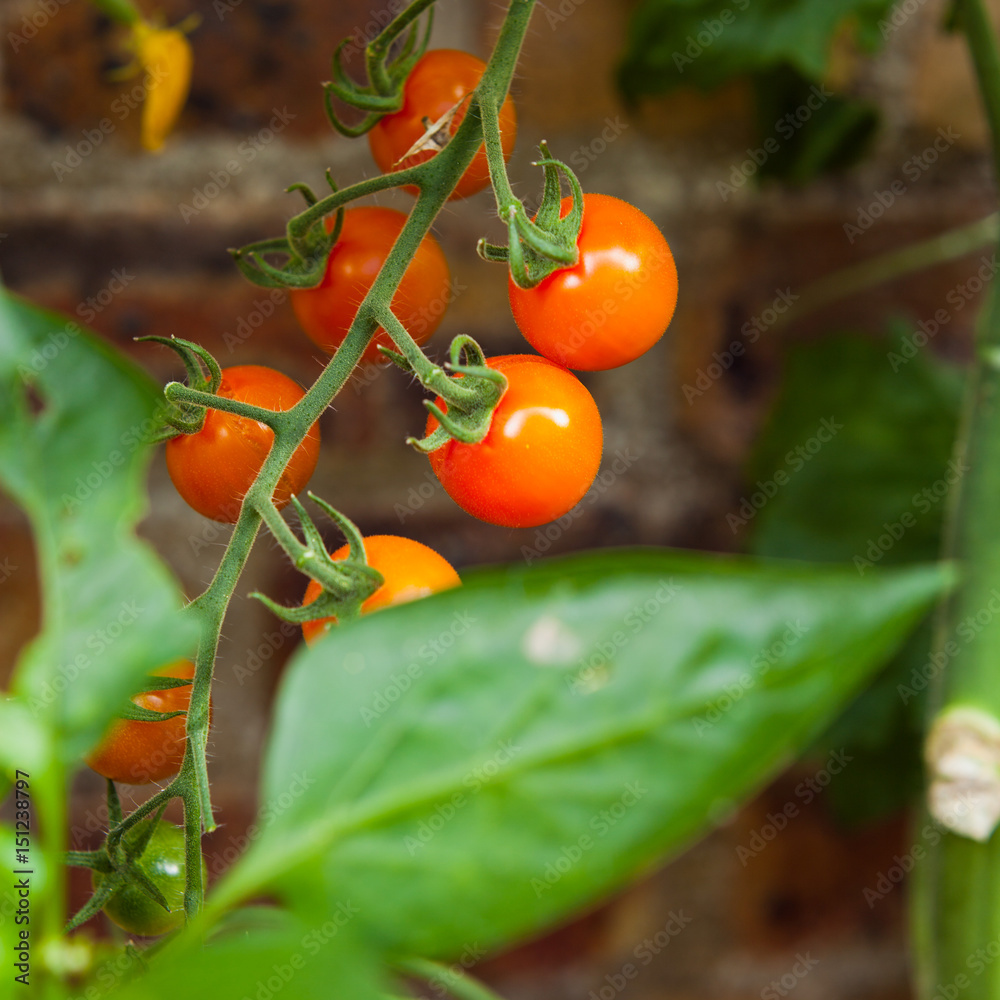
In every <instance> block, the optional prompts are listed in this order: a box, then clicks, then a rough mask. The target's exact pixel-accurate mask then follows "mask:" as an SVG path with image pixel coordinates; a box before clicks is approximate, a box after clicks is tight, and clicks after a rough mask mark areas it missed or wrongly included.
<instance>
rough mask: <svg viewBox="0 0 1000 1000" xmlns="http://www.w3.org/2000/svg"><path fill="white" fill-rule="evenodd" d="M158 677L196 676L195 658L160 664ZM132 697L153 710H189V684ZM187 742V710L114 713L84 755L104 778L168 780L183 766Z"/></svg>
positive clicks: (129, 782)
mask: <svg viewBox="0 0 1000 1000" xmlns="http://www.w3.org/2000/svg"><path fill="white" fill-rule="evenodd" d="M153 676H155V677H177V678H183V679H185V680H190V679H192V678H193V677H194V664H193V663H192V662H191V661H190V660H179V661H178V662H176V663H171V664H169V665H168V666H165V667H161V668H160V669H159V670H156V671H155V672H154V674H153ZM132 701H134V702H135V703H136V705H138V706H139V707H140V708H147V709H149V710H150V711H152V712H187V710H188V706H189V705H190V703H191V686H190V685H186V686H184V687H173V688H163V689H162V690H159V691H144V692H143V693H142V694H138V695H136V696H135V697H134V698H133V699H132ZM186 745H187V715H175V716H174V717H173V718H172V719H162V720H160V721H157V722H140V721H138V720H135V719H116V720H115V721H114V722H113V723H112V724H111V727H110V729H109V730H108V731H107V733H105V735H104V736H103V737H102V739H101V741H100V742H99V743H98V745H97V746H96V747H95V748H94V749H93V750H92V751H91V752H90V753H89V754H87V755H86V756H85V757H84V761H85V762H86V763H87V765H88V766H89V767H90V768H91V769H92V770H94V771H96V772H97V773H98V774H99V775H101V776H102V777H104V778H110V779H111V780H112V781H118V782H122V783H123V784H127V785H148V784H149V783H151V782H161V781H167V780H168V779H170V778H172V777H174V775H175V774H177V772H178V771H179V770H180V769H181V762H182V761H183V759H184V748H185V746H186Z"/></svg>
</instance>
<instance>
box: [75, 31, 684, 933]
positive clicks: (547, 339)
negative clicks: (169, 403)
mask: <svg viewBox="0 0 1000 1000" xmlns="http://www.w3.org/2000/svg"><path fill="white" fill-rule="evenodd" d="M484 69H485V66H484V64H483V63H482V62H481V61H479V60H478V59H475V58H474V57H473V56H470V55H468V54H466V53H463V52H455V51H451V50H436V51H430V52H427V53H426V54H425V55H424V56H422V57H421V59H420V60H419V61H418V62H417V64H416V65H415V67H414V68H413V70H412V72H411V74H410V76H409V77H408V79H407V81H406V83H405V87H404V92H403V106H402V108H401V110H400V111H399V112H397V113H395V114H389V115H386V116H384V117H383V118H382V119H381V120H380V121H379V122H378V123H377V124H376V125H375V127H374V128H373V129H372V130H371V131H370V133H369V139H370V145H371V149H372V153H373V155H374V157H375V159H376V161H377V162H378V164H379V166H380V168H381V169H382V170H383V171H390V170H394V169H400V168H403V167H409V166H411V165H413V164H415V163H418V162H420V161H421V160H423V159H426V158H428V157H430V156H433V155H434V153H433V151H432V150H429V149H425V150H421V151H420V152H417V153H411V150H413V148H414V147H415V146H418V145H419V144H420V140H421V137H422V136H424V134H425V133H426V131H427V128H426V124H425V122H426V121H427V120H429V121H431V122H437V121H440V120H442V119H443V118H446V117H447V116H448V114H449V113H450V112H453V111H454V109H455V108H456V106H458V111H457V113H455V114H453V115H452V117H451V120H450V125H449V128H450V129H451V131H452V132H454V130H455V129H456V128H457V127H458V124H459V123H460V121H461V117H462V114H463V105H462V102H463V101H464V99H465V98H466V97H467V96H468V95H469V94H470V93H471V92H472V90H474V88H475V86H476V84H477V83H478V81H479V78H480V77H481V75H482V73H483V71H484ZM499 121H500V130H501V137H502V146H503V150H504V155H505V157H507V156H509V155H510V152H511V150H512V148H513V145H514V138H515V135H516V128H517V126H516V117H515V112H514V107H513V104H512V102H511V101H510V99H509V98H508V99H507V101H506V102H505V103H504V105H503V107H502V109H501V111H500V114H499ZM488 184H489V170H488V167H487V163H486V157H485V153H484V150H483V149H480V150H479V152H478V154H477V155H476V157H475V158H474V159H473V161H472V163H471V164H470V166H469V167H468V169H467V170H466V171H465V173H464V175H463V176H462V178H461V180H460V182H459V183H458V185H457V187H456V189H455V191H454V193H453V195H452V197H466V196H468V195H471V194H474V193H476V192H478V191H480V190H482V189H483V188H485V187H486V186H487V185H488ZM570 208H571V199H569V198H567V199H564V201H563V203H562V214H563V215H564V216H565V215H566V214H567V212H568V211H569V210H570ZM328 221H331V220H328ZM405 221H406V216H405V215H404V214H403V213H402V212H397V211H394V210H392V209H388V208H379V207H356V208H348V209H346V210H345V211H344V215H343V223H342V228H341V231H340V234H339V237H338V239H337V242H336V243H335V244H334V246H333V248H332V250H331V252H330V255H329V259H328V262H327V267H326V273H325V276H324V278H323V280H322V282H321V283H320V284H319V285H318V286H317V287H315V288H311V289H303V290H292V292H291V301H292V306H293V308H294V311H295V314H296V316H297V318H298V320H299V322H300V324H301V326H302V328H303V330H304V331H305V332H306V334H308V336H309V337H310V338H311V339H312V340H313V341H314V342H315V343H316V344H317V345H318V346H319V347H320V348H322V349H323V350H324V351H326V352H327V353H330V354H333V353H334V352H335V351H336V350H337V348H338V347H339V346H340V345H341V344H342V343H343V341H344V338H345V337H346V335H347V332H348V329H349V328H350V326H351V322H352V321H353V319H354V317H355V315H356V313H357V310H358V307H359V305H360V303H361V300H362V299H363V298H364V296H365V295H366V294H367V292H368V290H369V289H370V288H371V285H372V283H373V282H374V280H375V277H376V275H377V274H378V272H379V270H380V268H381V267H382V264H383V262H384V261H385V259H386V257H387V255H388V253H389V251H390V249H391V247H392V245H393V244H394V242H395V241H396V239H397V237H398V236H399V234H400V232H401V230H402V228H403V225H404V223H405ZM577 246H578V251H579V260H578V262H577V263H576V264H575V265H573V266H570V267H565V268H562V269H560V270H557V271H555V272H554V273H552V274H551V275H549V276H548V277H547V278H545V279H544V280H542V281H541V283H539V284H537V285H536V286H535V287H533V288H521V287H518V285H517V284H515V282H514V280H513V278H511V279H510V280H509V298H510V305H511V311H512V313H513V316H514V319H515V321H516V323H517V325H518V327H519V329H520V330H521V332H522V333H523V334H524V336H525V338H526V339H527V341H528V342H529V343H530V344H531V346H532V347H534V348H535V350H537V351H538V352H539V354H537V355H534V354H517V355H503V356H499V357H492V358H487V359H486V364H487V365H488V366H489V367H490V368H494V369H496V370H497V371H499V372H501V373H502V374H503V375H504V376H505V377H506V380H507V388H506V390H505V392H504V394H503V396H502V397H501V398H500V400H499V402H498V404H497V406H496V409H495V411H494V413H493V417H492V421H491V424H490V426H489V429H488V431H487V433H486V435H485V437H484V438H483V439H482V440H481V441H479V442H477V443H475V444H467V443H463V442H460V441H457V440H454V439H449V440H448V441H447V442H446V443H445V444H444V445H443V446H441V447H440V448H438V449H436V450H435V451H433V452H431V453H430V456H429V457H430V462H431V466H432V468H433V469H434V472H435V474H436V475H437V476H438V478H439V479H440V481H441V483H442V485H443V487H444V489H445V490H446V491H447V492H448V494H449V495H450V496H451V497H452V498H453V499H454V500H455V501H456V502H457V503H458V504H459V505H460V506H461V507H462V508H463V509H465V510H466V511H468V512H469V513H470V514H472V515H474V516H475V517H478V518H480V519H482V520H484V521H487V522H489V523H492V524H496V525H501V526H506V527H530V526H535V525H539V524H544V523H547V522H549V521H552V520H555V519H556V518H558V517H560V516H562V515H563V514H565V513H566V512H568V511H569V510H571V509H572V508H573V507H574V506H575V505H576V504H577V503H578V502H579V501H580V499H581V498H582V497H583V495H584V494H585V493H586V491H587V489H588V488H589V487H590V485H591V483H592V482H593V479H594V477H595V475H596V474H597V472H598V468H599V465H600V460H601V451H602V440H603V432H602V427H601V418H600V414H599V413H598V410H597V406H596V404H595V402H594V400H593V397H592V396H591V395H590V393H589V392H588V390H587V389H586V387H585V386H584V385H583V383H582V382H581V381H580V380H579V379H578V378H577V377H576V376H575V375H574V374H573V373H572V371H571V370H570V369H574V370H577V371H596V370H603V369H608V368H615V367H618V366H620V365H624V364H627V363H628V362H630V361H633V360H635V359H636V358H638V357H639V356H640V355H642V354H643V353H644V352H645V351H647V350H648V349H649V348H650V347H651V346H652V345H653V344H654V343H655V342H656V341H657V340H658V339H659V338H660V337H661V336H662V334H663V332H664V331H665V330H666V327H667V325H668V324H669V322H670V319H671V316H672V314H673V311H674V306H675V304H676V299H677V272H676V268H675V265H674V260H673V256H672V254H671V252H670V248H669V247H668V245H667V243H666V241H665V240H664V238H663V236H662V235H661V234H660V232H659V230H658V229H657V228H656V226H655V225H654V224H653V223H652V221H650V219H649V218H648V217H647V216H645V215H644V214H643V213H642V212H640V211H639V210H638V209H636V208H634V207H633V206H631V205H629V204H628V203H626V202H624V201H621V200H619V199H617V198H613V197H610V196H607V195H601V194H588V195H585V196H584V204H583V222H582V227H581V229H580V233H579V238H578V241H577ZM449 286H450V274H449V269H448V263H447V260H446V259H445V255H444V253H443V252H442V250H441V247H440V246H439V244H438V242H437V241H436V240H435V239H434V237H433V236H432V235H430V234H428V235H427V236H426V237H425V238H424V239H423V241H422V243H421V244H420V246H419V248H418V250H417V252H416V254H415V256H414V257H413V260H412V262H411V263H410V264H409V266H408V269H407V270H406V272H405V274H404V276H403V278H402V280H401V282H400V283H399V286H398V288H397V291H396V293H395V295H394V297H393V300H392V310H393V313H394V314H395V316H396V317H397V318H398V319H399V320H400V322H401V323H402V324H403V326H404V327H405V328H406V329H407V331H408V332H409V333H410V335H411V336H412V337H413V339H414V340H415V341H416V342H417V343H418V344H422V343H423V342H425V341H426V340H427V339H428V338H429V337H430V336H431V334H432V333H433V332H434V329H435V328H436V326H437V325H438V322H439V321H440V318H441V316H442V314H443V312H444V306H445V304H446V303H447V301H448V298H449ZM379 344H382V345H384V346H386V347H391V346H392V341H391V340H390V338H389V336H388V334H387V333H386V332H385V331H384V330H379V331H378V332H377V334H376V336H375V338H374V339H373V341H372V343H371V345H370V346H369V347H368V349H367V350H366V352H365V354H364V357H363V360H362V363H364V364H376V363H379V362H380V361H382V360H383V359H382V356H381V355H380V353H379V352H378V350H377V345H379ZM218 394H219V395H221V396H224V397H228V398H231V399H237V400H242V401H244V402H246V403H251V404H254V405H257V406H261V407H266V408H268V409H273V410H287V409H290V408H291V407H293V406H294V405H295V404H296V403H297V402H298V401H299V400H300V399H301V398H302V396H303V395H304V393H303V390H302V389H301V388H300V387H299V386H298V385H297V384H296V383H295V382H293V381H292V380H291V379H289V378H287V377H286V376H284V375H283V374H281V373H280V372H277V371H274V370H273V369H270V368H265V367H262V366H258V365H242V366H236V367H231V368H226V369H223V372H222V382H221V385H220V386H219V388H218ZM437 405H438V407H439V408H440V409H441V410H442V411H446V410H447V404H446V403H445V401H444V400H442V399H440V398H439V399H438V400H437ZM437 425H438V421H437V420H436V419H435V417H434V416H433V415H431V416H430V417H429V418H428V421H427V433H428V434H430V433H431V432H432V431H433V430H434V429H435V428H436V427H437ZM272 440H273V432H272V430H271V429H270V428H269V427H267V426H266V425H265V424H263V423H260V422H258V421H255V420H251V419H248V418H245V417H240V416H237V415H235V414H231V413H226V412H223V411H221V410H215V409H208V410H207V412H206V414H205V420H204V425H203V426H202V428H201V430H199V431H198V432H197V433H193V434H179V435H177V436H176V437H174V438H172V439H170V440H169V441H168V442H167V446H166V459H167V467H168V470H169V472H170V476H171V478H172V480H173V482H174V484H175V485H176V487H177V489H178V491H179V492H180V494H181V495H182V496H183V497H184V499H185V500H186V501H187V502H188V503H189V504H190V506H191V507H193V508H194V509H195V510H196V511H198V512H199V513H201V514H203V515H204V516H206V517H209V518H212V519H214V520H217V521H223V522H229V523H233V522H235V521H236V520H237V518H238V516H239V512H240V506H241V503H242V499H243V496H244V495H245V494H246V492H247V490H248V489H249V488H250V486H251V485H252V483H253V482H254V480H255V479H256V477H257V475H258V473H259V471H260V468H261V466H262V464H263V462H264V460H265V458H266V457H267V454H268V452H269V450H270V447H271V444H272ZM319 445H320V438H319V429H318V426H316V425H314V426H313V427H312V428H311V430H310V431H309V433H308V434H307V435H306V437H305V438H304V440H303V441H302V443H301V444H300V445H299V447H298V449H297V450H296V451H295V453H294V454H293V456H292V458H291V460H290V461H289V463H288V465H287V467H286V468H285V470H284V472H283V474H282V476H281V479H280V481H279V483H278V485H277V487H276V489H275V491H274V495H273V499H274V502H275V504H276V506H278V507H279V508H280V507H283V506H284V505H286V504H287V503H288V502H289V500H290V499H291V497H292V496H293V495H295V494H299V493H301V492H302V490H303V489H304V488H305V486H306V484H307V482H308V480H309V478H310V476H311V475H312V473H313V470H314V469H315V466H316V461H317V458H318V454H319ZM364 542H365V550H366V556H367V560H368V563H369V565H371V566H372V567H373V568H374V569H376V570H378V571H379V572H380V573H381V574H382V576H383V577H384V581H385V582H384V583H383V585H382V586H381V587H380V588H379V589H378V590H377V591H376V592H375V593H374V594H373V595H372V596H371V597H369V598H368V600H366V601H365V602H364V604H363V605H362V609H361V610H362V613H368V612H371V611H375V610H377V609H379V608H383V607H386V606H388V605H391V604H397V603H401V602H403V601H410V600H413V599H415V598H419V597H423V596H426V595H428V594H430V593H433V592H436V591H439V590H443V589H446V588H448V587H453V586H457V585H458V584H459V583H460V581H459V578H458V575H457V574H456V572H455V570H454V569H453V568H452V567H451V566H450V565H449V563H448V562H447V561H446V560H444V559H443V558H442V557H441V556H440V555H438V554H437V553H436V552H434V551H433V550H431V549H430V548H428V547H427V546H425V545H422V544H420V543H419V542H415V541H413V540H411V539H407V538H401V537H397V536H389V535H377V536H371V537H368V538H366V539H365V540H364ZM348 555H349V551H348V546H346V545H345V546H344V547H343V548H341V549H339V550H338V551H336V552H334V553H333V554H332V558H333V559H334V560H339V559H345V558H347V557H348ZM320 593H321V587H320V584H319V583H317V582H316V581H315V580H313V581H310V583H309V585H308V587H307V589H306V592H305V595H304V600H303V604H305V605H308V604H310V603H311V602H312V601H313V600H314V599H315V598H316V597H318V596H319V594H320ZM334 622H335V619H333V618H324V619H320V620H317V621H313V622H307V623H306V624H305V625H304V626H303V632H304V635H305V638H306V640H307V641H308V642H314V641H316V640H317V639H318V638H319V637H320V636H321V635H322V634H323V633H324V632H325V631H327V630H328V629H329V628H330V627H331V625H332V624H333V623H334ZM161 673H162V674H163V675H164V676H171V677H191V676H193V666H192V665H191V664H190V663H181V664H175V665H173V666H172V667H169V668H167V669H165V670H163V671H161ZM189 699H190V688H189V687H175V688H170V689H167V690H164V691H158V692H149V693H146V694H143V695H139V696H137V697H136V698H135V699H134V700H135V701H136V703H137V704H140V705H142V706H143V707H146V708H150V709H153V710H155V711H161V712H172V711H180V712H184V711H186V709H187V706H188V703H189ZM185 718H186V717H185V716H184V715H178V716H175V717H174V718H169V719H164V720H163V721H158V722H139V721H132V720H118V721H117V722H116V723H115V724H114V727H113V728H112V730H111V731H110V732H109V734H108V735H107V736H106V737H105V739H104V741H103V742H102V743H101V745H100V746H99V747H98V748H97V749H96V750H95V751H94V752H93V753H92V754H91V755H90V757H89V758H88V763H89V764H90V766H91V767H92V768H94V770H96V771H98V772H99V773H100V774H102V775H104V776H105V777H108V778H110V779H112V780H114V781H121V782H127V783H130V784H137V783H143V782H159V781H164V780H166V779H168V778H170V777H172V776H174V775H175V774H177V772H178V770H179V768H180V766H181V761H182V759H183V754H184V745H185V738H186V737H185ZM178 833H179V831H178ZM164 836H165V837H167V838H168V839H169V838H171V837H172V838H173V839H172V841H171V849H173V848H174V847H176V846H177V843H181V845H182V840H183V838H182V837H181V839H180V841H177V838H176V836H174V835H173V834H165V835H164ZM154 853H155V852H154ZM161 853H162V852H161ZM181 854H182V851H181ZM175 875H178V877H179V878H180V883H179V884H180V885H181V886H182V885H183V867H182V866H181V867H180V868H179V874H178V872H175ZM176 887H177V886H176V884H174V885H173V887H172V888H173V889H176ZM173 898H177V897H176V896H175V897H173ZM140 902H142V901H141V900H135V901H133V903H134V904H135V905H133V906H132V907H131V908H130V909H131V910H135V909H143V908H142V907H140V906H139V905H138V904H139V903H140ZM145 902H147V903H149V904H150V906H153V907H155V906H156V904H155V903H153V902H152V901H151V900H148V898H147V899H146V900H145ZM157 909H161V908H157ZM113 910H114V908H112V909H111V911H109V912H111V913H112V917H113V919H117V917H115V914H114V912H113ZM126 916H127V915H126ZM162 916H163V915H162V914H157V917H158V918H161V919H158V920H157V921H146V922H145V927H146V928H147V929H146V930H143V929H142V928H140V927H136V926H134V922H133V926H127V929H129V930H131V931H133V933H161V932H162V930H160V929H157V930H153V931H150V930H149V929H148V928H149V927H152V926H153V924H154V923H155V925H156V927H157V928H161V927H162V929H169V926H172V923H171V922H170V921H164V920H163V919H162ZM139 922H140V923H142V921H139ZM126 924H127V919H126V923H123V926H126Z"/></svg>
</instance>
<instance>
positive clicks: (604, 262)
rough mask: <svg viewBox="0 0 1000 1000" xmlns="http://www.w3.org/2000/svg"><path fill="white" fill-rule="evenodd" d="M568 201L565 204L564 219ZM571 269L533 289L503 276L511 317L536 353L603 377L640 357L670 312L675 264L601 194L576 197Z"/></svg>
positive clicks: (634, 214)
mask: <svg viewBox="0 0 1000 1000" xmlns="http://www.w3.org/2000/svg"><path fill="white" fill-rule="evenodd" d="M571 207H572V199H571V198H568V197H567V198H564V199H563V201H562V205H561V213H562V215H563V216H565V215H566V214H567V213H568V212H569V210H570V208H571ZM577 246H578V247H579V250H580V259H579V261H578V263H576V264H575V265H573V266H571V267H565V268H561V269H559V270H558V271H554V272H553V273H552V274H550V275H549V276H548V277H546V278H544V279H543V280H542V281H541V282H540V283H539V284H538V285H536V286H535V287H534V288H519V287H518V286H517V285H516V284H515V283H514V279H513V277H508V296H509V299H510V307H511V312H512V313H513V314H514V321H515V322H516V323H517V325H518V328H519V329H520V331H521V333H522V334H524V337H525V339H526V340H527V341H528V343H529V344H531V346H532V347H534V348H535V350H536V351H538V352H539V353H540V354H543V355H544V356H545V357H547V358H549V359H551V360H552V361H555V362H556V363H557V364H561V365H565V366H566V367H567V368H573V369H575V370H577V371H604V370H606V369H609V368H618V367H620V366H621V365H626V364H628V363H629V362H631V361H635V360H636V358H639V357H641V356H642V355H643V354H645V353H646V351H648V350H649V349H650V348H651V347H652V346H653V345H654V344H655V343H656V342H657V341H658V340H659V339H660V338H661V337H662V336H663V334H664V333H665V332H666V329H667V327H668V326H669V325H670V320H671V319H672V318H673V314H674V309H675V308H676V305H677V292H678V281H677V265H676V263H675V262H674V256H673V253H672V252H671V250H670V246H669V244H668V243H667V241H666V240H665V239H664V237H663V234H662V233H661V232H660V230H659V229H658V228H657V226H656V224H655V223H654V222H653V221H652V219H650V218H649V216H647V215H646V214H645V213H644V212H641V211H640V210H639V209H638V208H636V207H635V206H634V205H630V204H629V203H628V202H626V201H622V200H621V199H620V198H614V197H612V196H611V195H606V194H585V195H584V196H583V225H582V226H581V229H580V235H579V237H578V240H577Z"/></svg>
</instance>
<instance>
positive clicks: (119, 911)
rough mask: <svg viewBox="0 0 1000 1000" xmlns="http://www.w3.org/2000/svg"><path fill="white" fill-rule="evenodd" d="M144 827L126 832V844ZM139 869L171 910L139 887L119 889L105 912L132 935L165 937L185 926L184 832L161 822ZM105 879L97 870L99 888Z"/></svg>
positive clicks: (205, 872)
mask: <svg viewBox="0 0 1000 1000" xmlns="http://www.w3.org/2000/svg"><path fill="white" fill-rule="evenodd" d="M142 828H143V824H141V823H139V824H137V825H136V826H133V827H132V828H131V829H129V830H127V831H126V833H125V836H124V838H123V839H124V840H125V842H126V843H132V844H135V842H136V841H137V840H138V838H139V836H140V833H141V830H142ZM137 863H138V866H139V868H140V869H141V870H142V871H143V873H144V874H145V875H146V876H147V877H148V878H149V880H150V881H151V882H152V883H153V884H154V885H155V886H156V887H157V889H159V890H160V892H162V893H163V897H164V899H166V901H167V906H169V907H170V911H169V912H167V911H166V910H165V909H163V907H162V906H160V904H159V903H157V901H156V900H155V899H153V897H152V896H150V895H148V894H147V893H145V892H143V890H142V889H140V888H138V887H136V886H126V887H125V888H124V889H119V890H118V892H116V893H115V894H114V895H113V896H112V897H111V898H110V899H109V900H108V901H107V902H106V903H105V904H104V912H105V914H107V916H108V918H109V919H110V920H112V921H114V922H115V923H116V924H117V925H118V926H119V927H121V928H122V930H124V931H127V932H128V933H129V934H139V935H142V936H144V937H152V936H153V935H157V934H166V933H167V932H168V931H172V930H174V929H175V928H177V927H180V925H181V924H183V923H184V883H185V880H186V874H185V873H186V871H187V866H186V864H185V855H184V831H183V830H182V829H181V828H180V827H179V826H174V824H173V823H164V822H160V823H158V824H157V825H156V829H155V830H154V831H153V836H152V837H151V838H150V840H149V843H148V844H147V845H146V849H145V850H144V851H143V852H142V857H140V858H139V860H138V862H137ZM201 872H202V879H203V880H204V881H205V882H207V880H208V870H207V868H206V867H205V859H204V858H202V862H201ZM103 881H104V876H103V875H102V874H101V873H100V872H97V871H95V872H94V873H93V885H94V888H95V889H97V888H98V887H99V886H100V884H101V883H102V882H103Z"/></svg>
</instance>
